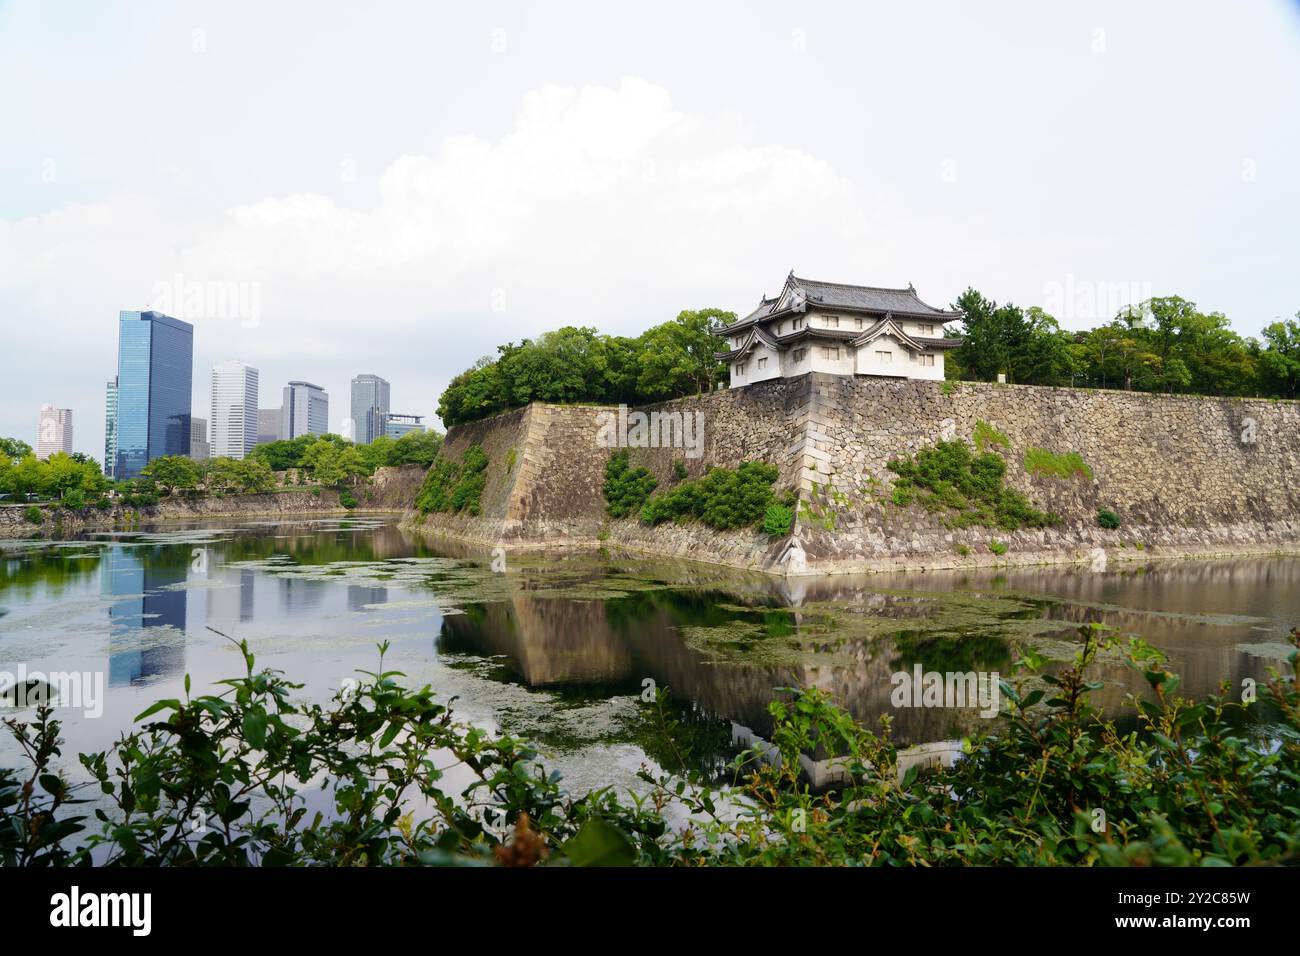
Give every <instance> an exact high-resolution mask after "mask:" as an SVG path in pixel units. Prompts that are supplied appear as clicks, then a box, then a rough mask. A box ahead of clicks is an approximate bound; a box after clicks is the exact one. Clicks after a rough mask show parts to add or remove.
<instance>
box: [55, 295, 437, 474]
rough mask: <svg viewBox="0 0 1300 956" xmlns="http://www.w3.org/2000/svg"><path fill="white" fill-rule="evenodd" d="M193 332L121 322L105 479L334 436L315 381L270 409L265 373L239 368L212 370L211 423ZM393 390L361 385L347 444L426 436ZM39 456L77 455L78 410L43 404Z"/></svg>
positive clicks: (157, 319)
mask: <svg viewBox="0 0 1300 956" xmlns="http://www.w3.org/2000/svg"><path fill="white" fill-rule="evenodd" d="M193 370H194V326H192V325H191V324H190V323H188V322H183V321H181V320H180V319H176V318H172V317H171V316H169V315H164V314H163V313H161V312H154V311H139V312H136V311H122V312H120V313H118V349H117V375H116V376H115V377H113V378H112V379H110V380H109V381H108V383H107V385H106V386H105V390H104V413H105V414H104V473H105V474H106V475H108V476H109V477H110V478H117V479H128V478H135V477H137V476H138V475H139V474H140V472H141V471H143V470H144V468H145V466H146V465H148V464H149V462H151V461H153V460H154V459H155V458H160V457H162V456H164V455H187V456H189V457H191V458H193V459H195V460H199V461H202V460H205V459H207V458H220V457H226V458H244V457H246V456H247V455H249V454H250V453H251V452H252V450H253V449H254V448H255V447H257V446H258V445H262V444H266V443H268V442H273V441H279V440H281V439H290V438H297V437H298V436H300V435H324V434H326V433H327V432H328V431H329V394H328V393H327V392H326V391H325V389H323V388H321V387H320V386H319V385H314V384H312V383H311V382H305V381H293V382H290V383H289V384H288V385H286V386H285V387H284V390H283V393H282V399H281V404H280V407H279V408H261V407H259V400H260V397H261V391H260V384H261V382H260V373H259V371H258V370H257V369H256V368H253V366H251V365H249V364H247V363H246V362H240V361H228V362H220V363H218V364H217V365H216V366H215V367H214V368H213V369H212V393H211V394H212V404H211V415H210V417H209V418H199V417H198V416H196V415H194V414H193V409H192V408H191V394H192V385H193ZM390 388H391V386H390V385H389V383H388V382H387V381H386V380H384V379H382V378H380V377H379V376H378V375H373V374H363V375H358V376H357V377H356V378H354V379H353V380H352V396H351V398H352V418H351V420H350V421H349V422H347V423H345V424H344V426H343V428H342V431H343V432H344V433H345V434H344V437H346V438H350V439H352V440H353V441H355V442H357V443H358V444H368V443H370V442H373V441H374V440H375V439H376V438H379V437H381V436H388V437H391V438H400V437H401V436H402V435H405V434H408V433H410V432H413V431H424V424H423V416H420V415H404V414H396V413H394V412H392V410H391V408H390V398H389V395H390ZM36 447H37V454H38V455H39V456H40V457H41V458H48V457H49V456H50V455H52V454H55V453H56V452H60V451H62V452H66V453H68V454H71V453H72V410H71V409H66V408H56V407H55V406H54V405H42V406H41V409H40V419H39V427H38V435H37V446H36Z"/></svg>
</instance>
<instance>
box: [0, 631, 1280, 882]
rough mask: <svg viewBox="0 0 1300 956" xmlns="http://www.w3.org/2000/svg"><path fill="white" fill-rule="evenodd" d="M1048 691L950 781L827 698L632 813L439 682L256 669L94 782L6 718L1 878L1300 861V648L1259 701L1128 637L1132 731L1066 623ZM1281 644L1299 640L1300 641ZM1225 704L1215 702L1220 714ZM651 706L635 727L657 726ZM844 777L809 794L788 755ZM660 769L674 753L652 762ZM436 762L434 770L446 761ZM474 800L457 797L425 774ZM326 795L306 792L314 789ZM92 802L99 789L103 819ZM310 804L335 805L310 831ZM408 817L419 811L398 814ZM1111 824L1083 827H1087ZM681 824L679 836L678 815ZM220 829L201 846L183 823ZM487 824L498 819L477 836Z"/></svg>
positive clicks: (47, 737) (151, 732)
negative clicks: (449, 774) (316, 868)
mask: <svg viewBox="0 0 1300 956" xmlns="http://www.w3.org/2000/svg"><path fill="white" fill-rule="evenodd" d="M1081 636H1082V644H1081V645H1080V650H1079V652H1078V654H1077V655H1076V656H1075V658H1074V661H1073V662H1072V663H1071V664H1069V665H1067V666H1065V667H1063V668H1061V669H1060V670H1059V671H1056V672H1047V671H1045V670H1044V665H1045V663H1046V662H1045V661H1044V660H1043V659H1041V658H1039V657H1037V656H1036V655H1034V654H1033V653H1029V654H1027V655H1026V656H1025V657H1024V658H1022V659H1021V660H1019V661H1017V662H1016V663H1015V665H1014V671H1015V673H1014V674H1013V675H1012V678H1011V679H1010V680H1008V681H1003V682H1002V683H1001V685H1000V687H1001V691H1002V696H1003V698H1004V702H1005V706H1004V707H1003V714H1004V721H1003V722H1002V726H1001V727H1000V728H999V730H998V731H997V732H996V733H982V734H977V735H975V736H973V737H971V738H970V739H969V741H967V742H966V744H965V748H964V749H965V755H964V757H963V758H962V759H960V760H959V761H957V763H956V764H955V765H954V766H953V767H951V768H947V769H942V768H941V769H939V770H936V771H934V772H930V773H919V772H918V770H917V769H916V768H915V767H914V768H912V769H911V770H909V771H908V772H907V774H906V775H904V776H902V777H901V779H900V776H899V774H898V769H897V768H898V751H897V748H896V746H895V745H894V743H893V742H892V740H891V739H890V735H889V719H888V717H886V718H883V719H882V721H881V729H880V731H879V733H876V732H872V731H870V730H868V729H866V728H863V727H861V726H860V725H858V724H857V723H855V722H854V721H853V720H852V719H851V718H850V717H849V716H848V714H846V713H845V712H844V711H843V710H841V709H839V708H838V707H836V706H834V705H833V703H832V702H831V701H830V700H829V698H828V697H827V695H826V694H825V692H823V691H821V690H817V689H813V690H807V691H787V692H785V696H783V697H782V698H781V699H779V700H777V701H774V702H773V703H772V705H771V707H770V712H771V715H772V719H773V725H774V729H773V733H772V744H773V746H774V747H775V748H776V750H777V752H778V753H779V754H780V756H781V760H780V762H779V765H777V764H776V763H774V762H770V761H768V760H765V759H762V756H761V755H760V754H759V753H758V752H757V751H747V752H745V753H743V754H741V755H740V756H739V757H738V758H737V759H736V760H735V762H734V763H733V764H732V767H731V772H732V773H733V774H734V778H733V783H732V784H731V785H730V786H724V787H717V786H713V785H710V784H708V783H707V782H705V781H703V780H702V779H700V778H699V777H693V776H691V775H690V774H689V772H686V771H684V770H683V771H682V775H681V776H670V775H666V774H665V775H655V774H653V773H652V772H650V771H649V770H643V771H642V773H641V778H642V780H643V782H644V783H645V784H646V785H647V787H648V788H649V795H648V797H646V798H638V799H625V798H624V797H621V796H620V795H619V794H616V793H615V792H614V791H613V789H612V788H604V789H600V790H596V791H593V792H590V793H587V794H583V795H579V796H574V795H573V794H570V793H568V792H567V791H565V790H564V789H563V787H562V785H561V784H562V780H561V778H560V775H559V774H558V773H551V772H548V771H547V769H546V768H545V767H544V766H542V765H541V764H540V763H539V762H538V759H537V757H538V754H537V751H536V750H534V749H533V748H531V747H530V746H528V745H527V744H525V743H523V742H522V741H519V740H518V739H516V738H514V737H512V736H510V735H509V734H506V735H503V736H501V737H492V736H490V735H489V734H488V733H487V732H485V731H483V730H481V729H479V728H477V727H473V726H471V725H468V724H464V723H460V722H458V721H457V720H456V719H455V717H454V715H453V713H452V711H451V710H450V709H449V706H448V705H447V704H446V703H443V702H440V701H439V700H438V699H437V698H436V697H435V695H434V694H433V692H432V691H431V690H430V689H429V688H428V687H423V688H420V689H418V690H409V689H405V688H403V687H402V686H401V684H400V683H399V682H398V678H400V677H401V676H402V675H401V674H400V673H399V672H396V671H386V670H384V668H383V652H384V650H385V649H386V648H385V646H382V645H381V648H380V665H379V668H378V669H377V670H376V671H374V672H363V676H364V678H365V679H364V680H363V681H362V682H361V683H360V684H359V685H358V686H357V688H356V689H355V690H354V691H352V692H349V693H346V694H340V695H338V696H336V697H335V698H334V700H333V701H331V702H330V703H329V704H328V705H319V704H315V703H304V702H300V701H297V700H295V693H296V692H297V691H298V690H299V689H300V685H297V684H292V683H289V682H288V681H287V680H285V678H284V677H283V676H282V675H281V674H279V673H278V672H276V671H267V670H263V671H258V670H256V669H255V667H254V659H253V656H252V655H251V654H250V653H249V652H248V648H247V645H246V644H245V645H241V649H242V651H243V655H244V663H245V673H244V675H243V676H242V677H239V678H236V679H232V680H228V681H224V682H222V685H223V686H224V687H225V690H224V691H223V692H222V693H221V694H220V695H218V696H200V697H195V698H191V697H190V695H189V682H188V679H187V681H186V693H185V697H184V698H183V699H171V700H162V701H159V702H157V703H156V704H154V705H153V706H152V707H150V708H148V709H147V710H146V711H145V712H144V713H142V714H141V715H140V717H139V718H137V720H139V721H142V722H143V723H142V726H141V727H140V728H139V729H137V730H136V731H134V732H133V733H131V734H130V735H128V736H127V737H125V738H124V739H123V740H121V741H119V742H118V743H117V744H115V745H114V747H113V749H111V750H109V751H106V752H103V753H92V754H83V755H81V756H80V763H81V765H82V767H83V768H84V770H85V771H86V772H87V773H88V774H89V775H90V777H91V778H92V781H93V782H92V783H90V784H85V785H71V784H69V783H68V782H67V779H66V777H65V776H64V775H63V774H62V773H60V772H59V770H58V767H57V763H56V761H57V759H58V758H59V757H60V753H61V752H60V740H59V723H58V722H57V721H55V720H53V719H52V711H51V710H50V709H49V708H48V707H42V708H40V709H38V711H37V713H36V716H35V718H34V719H33V720H31V721H22V720H19V719H17V718H9V719H6V720H5V721H4V723H5V724H6V726H7V727H8V728H9V731H10V732H11V733H12V734H13V735H14V736H15V738H16V739H17V740H18V742H19V744H20V747H21V749H22V752H23V754H24V757H25V765H24V766H22V767H21V768H18V767H14V768H6V769H0V865H6V866H67V865H77V864H83V863H86V862H88V861H89V860H90V854H91V853H92V852H94V853H95V854H96V857H95V858H96V859H97V860H98V861H100V862H104V863H106V864H108V865H128V866H130V865H135V866H144V865H175V866H194V865H219V866H231V865H264V866H286V865H329V866H361V865H364V866H404V865H446V864H453V865H454V864H470V865H474V864H482V863H492V862H496V863H501V864H506V865H535V864H550V865H562V866H563V865H577V866H581V865H625V864H638V865H645V866H702V865H752V866H772V865H855V866H860V865H903V866H919V865H925V866H963V865H1080V866H1094V865H1135V866H1152V865H1175V866H1187V865H1207V864H1230V865H1246V864H1258V863H1294V862H1296V861H1298V860H1300V807H1298V806H1297V801H1296V789H1297V780H1300V694H1298V693H1297V690H1296V671H1297V666H1298V664H1297V654H1296V653H1294V652H1293V653H1292V654H1291V655H1290V657H1289V660H1288V667H1287V673H1286V675H1285V676H1281V675H1276V676H1274V677H1272V678H1270V679H1269V680H1268V681H1267V682H1266V683H1265V684H1264V686H1263V687H1262V688H1261V691H1260V697H1259V701H1258V702H1257V703H1252V704H1243V703H1241V702H1239V701H1237V700H1235V699H1232V698H1230V697H1227V696H1212V697H1210V698H1208V699H1206V700H1202V701H1191V700H1187V699H1184V698H1181V697H1179V696H1178V695H1177V689H1178V678H1177V676H1175V675H1174V674H1172V673H1170V672H1168V671H1166V670H1164V668H1163V666H1162V659H1161V657H1160V655H1159V654H1158V653H1157V652H1155V651H1154V650H1152V649H1151V648H1149V647H1148V646H1146V645H1145V644H1143V643H1142V642H1141V641H1138V640H1134V641H1132V642H1130V644H1129V645H1128V646H1127V649H1126V652H1125V660H1126V662H1127V664H1128V665H1129V666H1130V667H1132V668H1133V669H1135V670H1136V671H1137V672H1139V673H1141V674H1142V675H1143V677H1144V678H1145V680H1146V682H1147V684H1148V685H1149V687H1150V688H1151V693H1150V694H1149V695H1147V696H1145V697H1141V698H1138V697H1129V698H1128V701H1127V706H1128V707H1130V708H1132V709H1133V711H1134V712H1135V713H1136V717H1137V726H1136V728H1135V729H1128V730H1123V731H1121V730H1120V729H1119V728H1118V727H1117V726H1116V724H1115V723H1114V721H1112V720H1109V719H1106V718H1104V717H1103V716H1101V715H1100V714H1098V713H1097V712H1095V711H1094V710H1092V709H1091V707H1090V705H1089V703H1088V695H1089V693H1090V692H1091V691H1093V690H1096V689H1097V688H1099V687H1100V686H1101V684H1100V683H1099V682H1097V681H1095V680H1093V679H1091V678H1090V676H1089V673H1088V672H1089V671H1090V669H1092V668H1093V667H1094V665H1095V662H1096V659H1097V655H1098V653H1099V652H1100V651H1102V650H1103V649H1107V648H1112V647H1116V646H1117V645H1116V642H1115V641H1114V640H1113V639H1112V638H1110V637H1109V636H1107V635H1106V634H1105V633H1104V632H1103V631H1102V629H1100V628H1098V627H1095V626H1088V627H1084V628H1082V629H1081ZM1291 642H1292V644H1294V645H1297V646H1300V629H1297V630H1295V631H1293V632H1292V635H1291ZM1228 690H1229V688H1228V686H1227V685H1225V686H1224V689H1223V693H1224V694H1225V695H1226V693H1227V692H1228ZM665 709H666V695H665V693H664V692H662V691H661V692H660V694H659V696H658V697H657V699H656V701H655V702H653V703H652V704H649V705H647V706H646V707H645V708H644V711H643V715H644V716H645V718H646V720H647V722H648V723H649V724H650V725H651V727H652V729H653V730H655V731H656V732H659V733H670V732H671V731H672V729H673V728H672V722H671V721H669V720H666V718H665ZM815 750H816V751H819V752H821V753H824V754H826V755H827V756H829V757H833V758H838V759H839V760H840V761H841V762H842V763H843V765H844V766H845V767H846V769H847V774H848V779H847V781H846V783H845V784H844V786H843V787H841V788H839V789H836V790H833V791H829V792H820V793H814V792H813V791H812V790H811V789H810V788H809V787H808V785H807V782H806V781H805V780H804V778H803V777H802V776H801V771H800V769H799V759H798V758H799V755H800V754H806V753H812V752H814V751H815ZM656 752H662V753H664V754H671V753H673V752H674V748H672V747H663V748H656ZM433 754H439V755H440V756H439V759H438V762H436V763H435V760H434V759H433V757H432V755H433ZM447 762H451V763H457V764H460V765H462V766H463V767H464V768H465V769H466V770H467V771H468V773H469V774H470V776H471V778H472V779H471V783H470V784H469V786H467V787H466V788H465V789H464V790H463V791H462V792H461V793H460V794H459V795H458V796H453V795H452V794H449V793H446V792H445V791H444V790H443V789H442V786H443V784H444V780H443V777H442V773H441V771H440V769H439V766H444V765H446V763H447ZM318 789H319V792H318ZM83 790H85V791H88V792H93V793H96V794H99V795H100V800H101V805H100V807H99V808H97V809H96V810H95V811H94V814H93V818H92V816H91V815H90V814H88V813H87V812H86V799H85V797H84V796H83V795H82V792H83ZM309 796H310V797H311V798H312V799H311V801H310V803H311V805H312V806H313V807H314V806H319V805H320V803H321V801H320V797H321V796H324V797H325V798H326V801H327V806H328V807H329V809H328V810H327V811H324V812H322V813H321V814H320V815H318V816H309V814H308V803H309V801H308V797H309ZM413 805H414V806H420V807H422V809H421V810H420V811H419V812H418V814H417V813H412V812H411V810H410V807H411V806H413ZM1098 809H1100V810H1103V811H1104V813H1105V821H1106V824H1105V827H1104V828H1103V829H1102V830H1101V832H1096V831H1094V829H1093V824H1094V821H1095V820H1096V819H1097V817H1096V815H1095V814H1094V813H1093V811H1094V810H1098ZM683 814H690V815H691V818H692V820H693V822H692V824H691V826H690V827H689V829H685V830H683V829H681V828H680V827H677V826H673V825H670V824H669V822H668V820H669V819H674V818H676V819H681V818H682V815H683ZM200 818H201V819H205V820H210V821H214V822H218V823H219V825H216V826H209V827H207V828H206V829H205V830H203V831H201V832H195V830H194V828H193V827H192V825H191V824H192V821H193V820H195V819H200ZM494 821H497V822H499V823H500V824H501V825H500V826H493V825H490V824H492V823H493V822H494Z"/></svg>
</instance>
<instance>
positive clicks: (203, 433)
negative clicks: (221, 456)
mask: <svg viewBox="0 0 1300 956" xmlns="http://www.w3.org/2000/svg"><path fill="white" fill-rule="evenodd" d="M190 457H191V458H193V459H194V460H195V461H207V460H208V459H209V458H211V457H212V443H211V442H210V441H208V420H207V419H206V418H199V416H197V415H194V416H191V418H190Z"/></svg>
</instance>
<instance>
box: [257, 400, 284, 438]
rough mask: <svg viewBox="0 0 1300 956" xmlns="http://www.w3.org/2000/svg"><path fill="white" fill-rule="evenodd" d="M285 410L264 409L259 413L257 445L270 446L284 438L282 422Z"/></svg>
mask: <svg viewBox="0 0 1300 956" xmlns="http://www.w3.org/2000/svg"><path fill="white" fill-rule="evenodd" d="M282 415H283V410H282V409H279V408H262V409H259V410H258V412H257V443H258V444H259V445H269V444H270V443H271V442H273V441H279V440H280V439H281V438H283V437H284V436H283V435H281V434H280V426H281V424H283V423H282V422H281V421H280V418H281V416H282Z"/></svg>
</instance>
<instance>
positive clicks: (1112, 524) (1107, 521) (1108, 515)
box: [1097, 508, 1122, 531]
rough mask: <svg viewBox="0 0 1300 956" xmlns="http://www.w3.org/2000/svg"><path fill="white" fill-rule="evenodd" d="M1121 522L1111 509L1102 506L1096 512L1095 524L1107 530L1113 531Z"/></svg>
mask: <svg viewBox="0 0 1300 956" xmlns="http://www.w3.org/2000/svg"><path fill="white" fill-rule="evenodd" d="M1121 523H1122V522H1121V521H1120V517H1119V515H1117V514H1115V512H1113V511H1109V510H1107V509H1106V508H1102V509H1101V510H1100V511H1098V512H1097V524H1098V525H1099V526H1101V527H1103V528H1106V529H1107V530H1109V531H1114V530H1115V529H1116V528H1118V527H1119V526H1120V524H1121Z"/></svg>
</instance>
